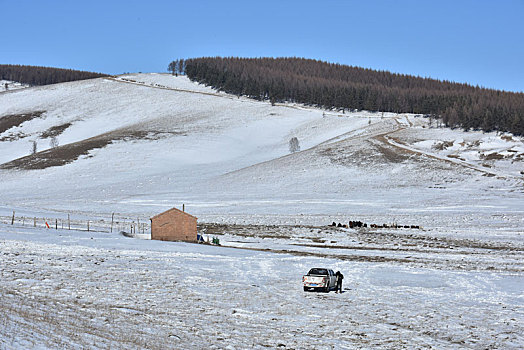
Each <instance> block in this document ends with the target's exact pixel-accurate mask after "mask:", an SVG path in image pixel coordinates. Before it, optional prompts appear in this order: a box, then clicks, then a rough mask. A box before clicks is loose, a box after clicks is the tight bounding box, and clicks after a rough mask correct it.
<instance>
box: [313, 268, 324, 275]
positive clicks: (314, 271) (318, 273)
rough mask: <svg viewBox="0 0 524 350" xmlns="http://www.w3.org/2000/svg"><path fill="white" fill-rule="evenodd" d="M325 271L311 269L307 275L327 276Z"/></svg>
mask: <svg viewBox="0 0 524 350" xmlns="http://www.w3.org/2000/svg"><path fill="white" fill-rule="evenodd" d="M327 274H328V271H327V269H311V270H309V272H308V275H327Z"/></svg>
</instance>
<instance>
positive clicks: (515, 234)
mask: <svg viewBox="0 0 524 350" xmlns="http://www.w3.org/2000/svg"><path fill="white" fill-rule="evenodd" d="M292 137H297V138H298V140H299V142H300V146H301V151H300V152H296V153H290V151H289V147H288V145H289V140H290V139H291V138H292ZM33 142H36V144H37V152H36V153H35V154H31V153H32V146H33ZM523 159H524V143H523V140H522V138H521V137H516V136H514V135H509V134H496V133H482V132H473V131H472V132H464V131H461V130H450V129H446V128H437V127H435V124H433V125H430V120H429V119H428V118H423V117H422V116H417V115H407V114H402V115H397V114H392V113H379V112H376V113H372V112H366V111H352V112H348V111H346V112H345V113H343V112H342V111H333V110H332V111H325V110H321V109H317V108H311V107H306V106H300V105H293V104H276V105H275V106H272V105H271V104H270V103H268V102H258V101H253V100H249V99H247V98H242V97H240V98H239V97H237V96H231V95H227V94H225V93H221V92H216V91H214V90H213V89H211V88H209V87H205V86H202V85H198V84H195V83H193V82H191V81H189V80H188V79H187V78H185V77H173V76H170V75H168V74H129V75H125V76H119V77H114V78H101V79H94V80H87V81H80V82H69V83H64V84H55V85H50V86H44V87H31V88H25V89H20V90H9V91H5V92H1V93H0V244H1V246H2V250H1V254H2V255H1V258H0V259H1V260H2V264H1V265H0V266H1V274H2V276H1V277H2V281H6V282H5V283H2V284H1V286H0V292H1V294H0V308H2V312H1V314H2V315H5V317H3V318H2V320H1V322H2V323H1V326H0V339H1V340H0V341H1V343H0V344H2V345H1V346H2V347H4V348H8V349H11V348H15V349H18V348H20V349H26V348H64V347H65V348H68V347H69V348H173V347H183V348H202V347H207V346H214V347H216V348H226V347H228V346H229V347H230V348H246V347H252V346H254V347H260V348H262V347H278V346H279V345H280V346H281V347H284V346H285V347H287V348H417V349H418V348H439V349H440V348H453V349H454V348H510V349H511V348H515V349H516V348H522V347H523V346H524V340H523V338H522V336H521V334H522V331H523V329H522V328H523V327H522V325H523V324H524V322H523V321H524V320H523V305H524V303H523V298H524V296H523V292H522V290H523V288H522V285H523V282H524V281H523V268H524V267H523V263H522V261H523V260H522V258H523V256H522V254H523V250H524V242H523V233H524V229H523V228H524V194H523V192H524V189H523V177H524V167H523V165H522V164H523ZM182 204H185V205H186V210H188V211H189V212H190V213H191V214H194V215H195V216H197V217H198V218H199V223H200V226H199V229H200V230H201V232H202V233H204V234H205V235H207V236H209V237H212V236H218V237H219V238H220V240H221V243H222V244H223V246H222V247H214V246H207V245H192V244H182V243H166V242H152V241H150V240H143V239H132V238H126V237H124V236H121V235H119V234H116V233H115V234H110V233H108V232H82V231H66V230H61V229H59V230H45V229H43V228H42V225H43V223H44V221H43V220H44V219H42V218H45V220H48V222H50V223H51V226H53V225H52V224H53V223H55V222H56V223H57V225H59V228H61V227H62V225H63V223H64V221H65V220H66V219H67V216H68V215H70V217H71V220H72V223H73V225H74V226H75V228H82V229H84V227H85V225H86V222H87V220H89V221H90V222H91V229H94V230H103V231H109V226H108V225H109V222H110V220H111V214H112V213H115V216H116V217H117V218H118V221H119V223H118V225H117V226H115V232H117V231H120V230H122V229H124V230H125V229H126V227H127V226H128V225H129V223H130V222H131V221H135V220H136V221H140V222H141V223H142V225H143V224H144V223H147V222H148V218H149V217H151V216H153V215H155V214H157V213H158V212H161V211H163V210H165V209H168V208H170V207H173V206H177V207H181V206H182ZM13 211H15V213H16V220H15V224H14V225H11V224H10V223H11V219H10V217H11V215H12V213H13ZM34 218H37V219H38V224H37V227H36V228H35V227H32V226H33V220H35V219H34ZM55 220H56V221H55ZM348 220H360V221H363V222H367V223H368V224H371V223H375V224H388V225H390V226H391V225H392V224H394V223H397V224H400V225H414V226H420V227H421V228H420V229H405V228H402V229H391V228H387V229H385V228H382V229H371V228H366V229H359V230H352V229H344V228H328V227H327V225H328V224H330V223H331V222H332V221H335V222H341V223H347V222H348ZM59 222H60V224H58V223H59ZM24 225H25V226H24ZM142 229H144V230H145V231H147V226H145V227H142ZM239 248H243V249H239ZM312 266H328V267H332V268H334V269H340V270H341V271H343V273H344V274H345V276H346V280H345V281H346V287H347V288H348V289H347V290H346V291H345V293H343V294H341V295H336V294H333V293H330V294H320V295H317V294H314V293H304V292H303V291H302V290H301V286H300V276H301V275H302V274H304V273H305V272H307V270H308V269H309V268H310V267H312Z"/></svg>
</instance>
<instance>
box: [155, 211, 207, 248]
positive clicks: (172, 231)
mask: <svg viewBox="0 0 524 350" xmlns="http://www.w3.org/2000/svg"><path fill="white" fill-rule="evenodd" d="M151 239H156V240H160V241H184V242H197V218H196V217H194V216H193V215H190V214H188V213H186V212H185V211H182V210H179V209H177V208H172V209H169V210H167V211H165V212H163V213H160V214H158V215H155V216H153V217H152V218H151Z"/></svg>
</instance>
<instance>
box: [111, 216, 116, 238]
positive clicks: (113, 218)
mask: <svg viewBox="0 0 524 350" xmlns="http://www.w3.org/2000/svg"><path fill="white" fill-rule="evenodd" d="M114 220H115V213H112V214H111V233H112V232H113V221H114Z"/></svg>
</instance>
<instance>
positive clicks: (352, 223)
mask: <svg viewBox="0 0 524 350" xmlns="http://www.w3.org/2000/svg"><path fill="white" fill-rule="evenodd" d="M328 226H332V227H342V228H361V227H366V228H367V227H370V228H409V229H421V228H422V227H421V226H419V225H399V224H397V223H394V224H378V225H377V224H370V225H368V224H366V223H365V222H362V221H349V222H348V223H347V224H341V223H340V222H339V223H336V222H334V221H333V223H331V224H330V225H328Z"/></svg>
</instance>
